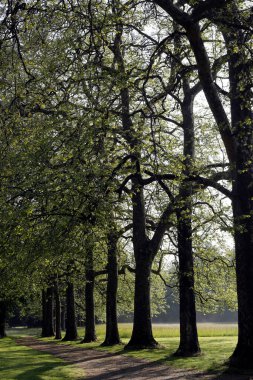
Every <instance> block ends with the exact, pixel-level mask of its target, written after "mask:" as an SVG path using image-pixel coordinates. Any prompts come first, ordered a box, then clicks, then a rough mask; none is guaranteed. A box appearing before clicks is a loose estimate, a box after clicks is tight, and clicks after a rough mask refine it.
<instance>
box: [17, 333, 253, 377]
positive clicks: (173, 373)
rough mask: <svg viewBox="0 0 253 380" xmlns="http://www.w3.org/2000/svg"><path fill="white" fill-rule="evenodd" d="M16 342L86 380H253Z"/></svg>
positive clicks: (65, 347)
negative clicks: (52, 357)
mask: <svg viewBox="0 0 253 380" xmlns="http://www.w3.org/2000/svg"><path fill="white" fill-rule="evenodd" d="M16 342H17V343H18V344H20V345H23V346H29V347H31V348H33V349H35V350H38V351H45V352H47V353H50V354H52V355H55V356H57V357H58V358H61V359H63V360H65V361H66V362H68V363H71V364H75V365H77V366H78V367H81V368H83V369H84V370H85V373H86V376H85V380H121V379H125V380H131V379H135V380H193V379H196V380H199V379H203V380H209V379H210V380H253V377H249V376H240V375H228V374H226V375H225V374H221V375H207V374H204V373H200V372H196V371H192V370H185V369H183V370H182V369H175V368H172V367H169V366H165V365H161V364H158V363H156V362H148V361H145V360H142V359H136V358H131V357H127V356H123V355H119V354H110V353H105V352H104V351H103V352H102V351H98V350H91V349H86V348H85V347H73V346H71V345H65V344H62V345H61V344H57V343H54V342H44V341H40V340H37V339H35V338H31V337H27V338H19V339H17V340H16Z"/></svg>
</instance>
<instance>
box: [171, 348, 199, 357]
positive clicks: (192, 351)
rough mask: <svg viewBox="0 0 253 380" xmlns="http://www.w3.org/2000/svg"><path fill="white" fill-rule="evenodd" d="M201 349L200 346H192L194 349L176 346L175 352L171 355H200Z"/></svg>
mask: <svg viewBox="0 0 253 380" xmlns="http://www.w3.org/2000/svg"><path fill="white" fill-rule="evenodd" d="M200 355H202V354H201V350H200V348H194V349H183V348H178V349H177V351H176V352H174V354H173V356H175V357H178V358H189V357H194V356H200Z"/></svg>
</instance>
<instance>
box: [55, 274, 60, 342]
mask: <svg viewBox="0 0 253 380" xmlns="http://www.w3.org/2000/svg"><path fill="white" fill-rule="evenodd" d="M54 297H55V339H62V336H61V300H60V294H59V286H58V280H56V281H55V284H54Z"/></svg>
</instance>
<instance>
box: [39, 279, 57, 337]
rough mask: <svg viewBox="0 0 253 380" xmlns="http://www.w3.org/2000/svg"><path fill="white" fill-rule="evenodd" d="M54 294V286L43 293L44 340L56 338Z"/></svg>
mask: <svg viewBox="0 0 253 380" xmlns="http://www.w3.org/2000/svg"><path fill="white" fill-rule="evenodd" d="M53 294H54V289H53V287H52V286H50V287H48V288H47V290H46V291H44V290H43V293H42V317H43V322H42V334H41V336H42V337H43V338H46V337H50V336H54V317H53Z"/></svg>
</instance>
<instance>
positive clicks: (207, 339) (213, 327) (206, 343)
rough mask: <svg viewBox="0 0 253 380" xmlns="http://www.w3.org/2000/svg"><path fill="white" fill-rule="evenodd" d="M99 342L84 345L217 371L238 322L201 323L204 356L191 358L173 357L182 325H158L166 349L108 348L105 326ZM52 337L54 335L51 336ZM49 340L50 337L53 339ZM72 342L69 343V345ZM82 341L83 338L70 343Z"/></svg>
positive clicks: (126, 327)
mask: <svg viewBox="0 0 253 380" xmlns="http://www.w3.org/2000/svg"><path fill="white" fill-rule="evenodd" d="M96 331H97V337H98V342H96V343H89V344H85V345H82V346H83V347H84V348H93V349H94V348H96V349H98V350H104V351H109V352H112V353H119V354H123V355H130V356H134V357H138V358H144V359H148V360H152V361H157V362H160V363H163V364H168V365H172V366H175V367H177V368H191V369H196V370H200V371H214V370H222V369H225V368H226V364H225V362H226V360H227V359H228V358H229V356H230V355H231V354H232V352H233V349H234V347H235V345H236V340H237V338H236V337H237V326H236V325H235V324H215V323H200V324H199V325H198V331H199V341H200V345H201V349H202V355H201V356H197V357H192V358H176V357H174V356H172V354H173V353H174V352H175V350H176V349H177V347H178V343H179V325H178V324H168V325H166V324H156V325H154V328H153V332H154V336H155V338H156V339H157V341H158V342H159V343H160V344H161V346H162V347H163V348H159V349H155V350H141V351H128V352H127V353H126V351H124V349H123V348H124V347H123V345H118V346H115V347H110V348H105V347H100V344H101V343H102V342H103V338H104V334H105V325H97V326H96ZM119 331H120V336H121V339H122V343H124V344H125V343H127V342H128V340H129V338H130V336H131V331H132V325H131V324H130V323H120V324H119ZM10 333H11V334H13V335H19V336H24V335H35V336H39V334H40V330H38V329H12V330H10ZM78 333H79V336H80V338H81V337H83V335H84V327H79V328H78ZM52 339H53V338H52ZM52 339H50V340H52ZM69 343H70V342H68V344H69ZM71 344H73V345H78V346H79V344H80V341H77V342H73V343H71Z"/></svg>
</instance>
